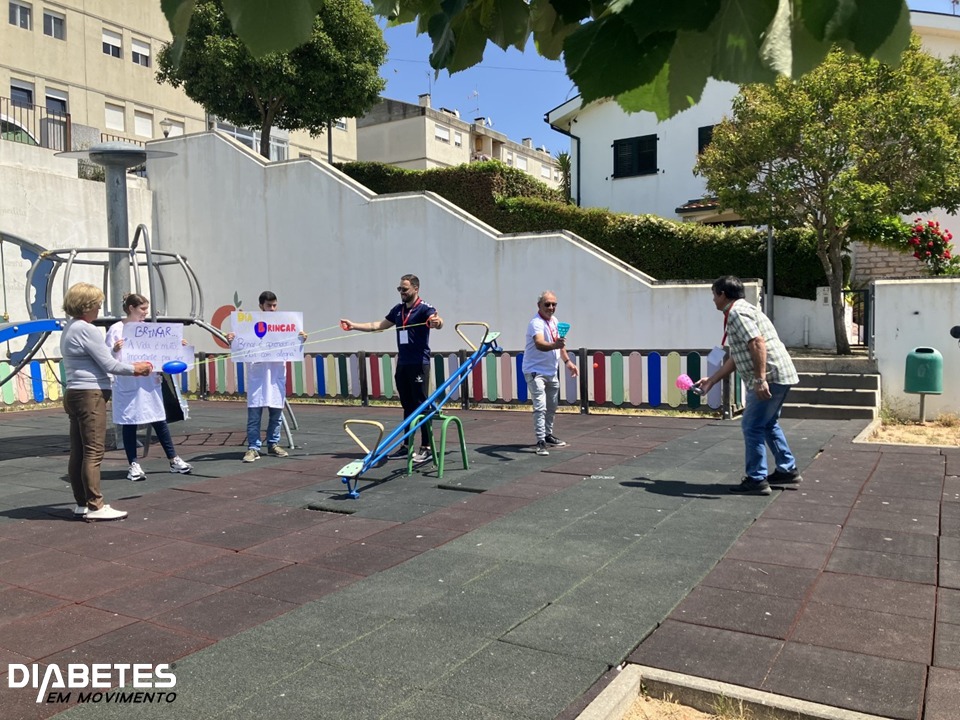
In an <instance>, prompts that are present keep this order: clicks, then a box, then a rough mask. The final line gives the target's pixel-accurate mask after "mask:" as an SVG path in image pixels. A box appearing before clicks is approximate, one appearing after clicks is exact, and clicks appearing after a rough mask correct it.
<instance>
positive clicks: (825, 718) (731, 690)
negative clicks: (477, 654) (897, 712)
mask: <svg viewBox="0 0 960 720" xmlns="http://www.w3.org/2000/svg"><path fill="white" fill-rule="evenodd" d="M641 687H642V688H643V689H644V690H645V692H646V693H648V694H649V695H651V696H653V697H665V696H669V697H670V698H671V700H674V701H676V702H678V703H681V704H683V705H688V706H690V707H692V708H696V709H697V710H701V711H703V712H714V708H715V707H716V704H717V700H718V699H719V698H721V697H723V698H726V699H728V700H733V701H735V702H742V703H743V707H744V708H745V709H748V710H749V711H750V715H749V717H751V718H754V719H755V720H886V718H882V717H880V716H878V715H868V714H866V713H861V712H856V711H853V710H843V709H841V708H835V707H830V706H829V705H820V704H819V703H812V702H807V701H805V700H796V699H794V698H788V697H783V696H781V695H774V694H772V693H767V692H761V691H759V690H753V689H751V688H745V687H741V686H739V685H731V684H729V683H724V682H718V681H716V680H706V679H704V678H699V677H693V676H692V675H684V674H682V673H675V672H670V671H668V670H659V669H657V668H652V667H647V666H645V665H632V664H630V665H627V666H626V667H625V668H624V669H623V670H622V671H620V674H619V675H617V677H616V678H615V679H614V680H613V682H611V683H610V684H609V685H608V686H607V687H606V689H604V690H603V692H601V693H600V694H599V695H598V696H597V697H596V698H595V699H594V700H593V702H591V703H590V704H589V705H588V706H587V708H586V709H585V710H584V711H583V712H582V713H580V715H578V716H577V720H622V718H623V717H624V716H626V714H627V713H628V712H629V711H630V708H631V707H632V706H633V703H634V701H635V700H636V699H637V698H638V697H639V696H640V691H641Z"/></svg>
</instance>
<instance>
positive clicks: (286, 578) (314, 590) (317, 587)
mask: <svg viewBox="0 0 960 720" xmlns="http://www.w3.org/2000/svg"><path fill="white" fill-rule="evenodd" d="M357 580H360V576H359V575H350V574H347V573H344V572H339V571H337V570H331V569H329V568H323V567H317V566H315V565H289V566H287V567H285V568H281V569H279V570H277V571H276V572H272V573H270V574H269V575H263V576H261V577H258V578H257V579H255V580H250V581H249V582H245V583H243V584H241V585H238V586H237V587H236V588H235V589H236V590H238V591H240V592H246V593H252V594H254V595H262V596H263V597H268V598H274V599H275V600H282V601H284V602H292V603H296V604H298V605H302V604H303V603H308V602H311V601H313V600H317V599H319V598H321V597H323V596H324V595H329V594H330V593H332V592H336V591H337V590H341V589H343V588H345V587H347V585H352V584H353V583H355V582H356V581H357Z"/></svg>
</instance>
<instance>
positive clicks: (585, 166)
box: [570, 80, 738, 219]
mask: <svg viewBox="0 0 960 720" xmlns="http://www.w3.org/2000/svg"><path fill="white" fill-rule="evenodd" d="M737 90H738V87H737V86H736V85H734V84H733V83H727V82H718V81H716V80H708V81H707V85H706V87H705V88H704V91H703V98H702V99H701V101H700V103H698V104H697V105H696V106H695V107H693V108H691V109H689V110H686V111H684V112H682V113H680V114H679V115H677V116H675V117H672V118H670V119H669V120H667V121H665V122H662V123H659V122H657V118H656V116H655V115H654V114H653V113H649V112H641V113H634V114H632V115H628V114H627V113H625V112H624V111H623V110H621V109H620V106H619V105H617V104H616V103H615V102H612V101H611V102H604V103H598V104H593V105H589V106H588V107H586V108H585V109H583V110H581V111H580V112H579V113H578V114H577V121H576V124H574V125H573V126H572V128H571V132H573V134H574V135H577V136H579V137H580V138H581V148H580V154H579V158H578V156H577V151H576V146H575V145H572V149H571V151H570V153H571V156H572V160H573V162H574V163H576V162H578V161H579V162H580V163H581V168H580V171H579V182H580V205H581V206H582V207H602V208H608V209H609V210H612V211H613V212H623V213H653V214H656V215H660V216H661V217H665V218H673V219H676V218H677V214H676V212H675V209H676V208H677V207H679V206H680V205H683V204H684V203H685V202H687V201H688V200H692V199H694V198H699V197H703V195H704V193H705V188H706V183H705V181H704V179H703V178H701V177H697V176H695V175H694V174H693V166H694V165H695V164H696V162H697V130H698V128H700V127H702V126H705V125H714V124H716V123H718V122H720V120H722V119H723V117H724V115H728V114H729V113H730V104H731V102H732V101H733V98H734V97H736V94H737ZM652 133H655V134H656V135H657V138H658V142H657V166H658V167H659V168H660V172H659V173H658V174H656V175H640V176H638V177H626V178H616V179H614V178H613V147H612V145H613V142H614V141H615V140H622V139H626V138H632V137H637V136H640V135H649V134H652ZM571 176H572V182H573V183H574V185H575V184H576V182H577V179H578V172H577V169H576V167H574V168H573V170H572V173H571ZM573 196H574V197H577V188H576V187H574V189H573Z"/></svg>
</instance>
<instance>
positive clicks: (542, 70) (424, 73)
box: [380, 21, 577, 154]
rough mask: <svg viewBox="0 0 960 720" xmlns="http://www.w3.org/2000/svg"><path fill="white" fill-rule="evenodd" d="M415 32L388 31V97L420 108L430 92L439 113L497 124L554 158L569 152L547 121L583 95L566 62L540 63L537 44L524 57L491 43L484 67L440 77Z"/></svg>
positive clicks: (423, 38)
mask: <svg viewBox="0 0 960 720" xmlns="http://www.w3.org/2000/svg"><path fill="white" fill-rule="evenodd" d="M381 22H382V21H381ZM415 28H416V24H415V23H407V24H406V25H401V26H398V27H393V28H385V29H384V33H383V36H384V39H385V40H386V41H387V45H389V47H390V49H389V51H388V52H387V62H386V64H385V65H384V66H383V67H382V68H381V70H380V74H381V75H382V76H383V78H384V79H385V80H386V81H387V88H386V90H384V92H383V95H384V96H386V97H388V98H391V99H392V100H402V101H404V102H414V103H415V102H417V96H418V95H421V94H422V93H426V92H429V93H430V94H431V98H432V105H433V107H435V108H439V107H445V108H449V109H451V110H459V111H460V117H461V118H463V119H464V120H466V121H467V122H472V121H473V119H474V118H477V117H488V118H492V120H493V129H494V130H496V131H498V132H502V133H504V134H505V135H506V136H507V137H509V138H510V139H511V140H515V141H516V142H520V140H521V139H523V138H526V137H529V138H533V142H534V145H536V146H537V147H541V146H543V145H546V146H547V149H548V150H549V151H550V152H551V154H556V153H557V151H559V150H568V149H569V145H570V142H569V138H567V137H566V136H565V135H561V134H560V133H557V132H555V131H553V130H551V129H550V128H549V126H548V125H547V124H546V123H545V122H544V121H543V116H544V113H546V112H547V111H548V110H552V109H553V108H555V107H556V106H557V105H560V104H562V103H563V102H564V101H565V100H567V99H568V98H572V97H575V96H576V95H577V91H576V88H575V87H574V85H573V82H572V81H571V80H570V79H568V78H567V75H566V72H565V71H564V66H563V62H561V61H551V60H546V59H544V58H542V57H540V56H539V55H538V54H537V52H536V50H535V49H534V47H533V40H532V39H531V40H530V42H529V43H528V45H527V49H526V51H525V52H522V53H521V52H518V51H517V50H515V49H513V48H511V49H510V50H508V51H506V52H504V51H503V50H501V49H500V48H499V47H497V46H496V45H493V44H492V43H487V49H486V52H485V53H484V56H483V58H484V59H483V62H482V63H481V64H480V65H477V66H476V67H472V68H470V69H469V70H464V71H463V72H459V73H456V74H454V75H450V74H448V73H447V71H446V70H442V71H441V72H440V75H439V76H437V77H434V75H435V73H434V70H433V68H431V67H430V63H429V61H428V58H429V57H430V49H431V43H430V38H429V36H428V35H420V36H417V34H416V29H415Z"/></svg>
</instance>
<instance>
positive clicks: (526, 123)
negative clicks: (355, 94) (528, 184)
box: [380, 0, 955, 154]
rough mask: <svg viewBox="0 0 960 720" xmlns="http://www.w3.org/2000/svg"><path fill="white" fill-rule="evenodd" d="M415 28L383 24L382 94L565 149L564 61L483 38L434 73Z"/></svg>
mask: <svg viewBox="0 0 960 720" xmlns="http://www.w3.org/2000/svg"><path fill="white" fill-rule="evenodd" d="M908 4H909V6H910V7H911V8H913V9H915V10H926V11H932V12H942V13H952V12H954V11H955V6H954V5H953V3H952V2H951V0H910V2H909V3H908ZM382 23H383V21H382V20H381V24H382ZM415 28H416V24H415V23H407V24H406V25H401V26H398V27H393V28H385V29H384V38H385V39H386V41H387V44H388V45H389V46H390V50H389V51H388V53H387V62H386V64H385V65H384V66H383V68H382V69H381V71H380V72H381V75H382V76H383V77H384V79H385V80H386V81H387V88H386V90H385V91H384V95H385V96H386V97H388V98H391V99H393V100H402V101H404V102H416V101H417V96H418V95H420V94H421V93H426V92H429V93H430V94H431V96H432V102H433V107H435V108H439V107H445V108H450V109H451V110H459V111H460V116H461V117H462V118H463V119H464V120H467V121H472V120H473V119H474V118H476V117H481V116H482V117H488V118H492V119H493V128H494V129H495V130H497V131H499V132H502V133H504V134H505V135H507V137H509V138H510V139H511V140H515V141H517V142H519V141H520V140H521V139H523V138H525V137H529V138H533V142H534V145H536V146H537V147H540V146H543V145H546V146H547V149H549V150H550V152H551V153H552V154H556V153H557V151H559V150H569V146H570V141H569V138H567V137H566V136H564V135H561V134H560V133H557V132H555V131H553V130H551V129H550V128H549V126H548V125H547V124H546V123H545V122H544V121H543V116H544V113H546V112H547V111H548V110H552V109H553V108H555V107H556V106H558V105H560V104H562V103H563V102H565V101H566V100H568V99H570V98H572V97H576V95H577V89H576V87H575V86H574V84H573V82H572V81H571V80H570V79H568V78H567V75H566V72H565V71H564V66H563V62H562V61H550V60H546V59H544V58H542V57H540V56H539V55H538V54H537V52H536V50H535V49H534V47H533V40H532V39H531V40H530V41H529V42H528V44H527V49H526V51H525V52H522V53H521V52H519V51H517V50H514V49H513V48H511V49H510V50H508V51H506V52H504V51H503V50H501V49H500V48H499V47H497V46H496V45H493V44H492V43H487V49H486V52H485V53H484V56H483V57H484V59H483V62H482V63H481V64H480V65H477V66H476V67H472V68H470V69H469V70H464V71H463V72H459V73H456V74H455V75H450V74H448V73H447V71H446V70H443V71H441V72H440V75H439V76H438V77H434V74H435V73H434V71H433V69H432V68H431V67H430V63H429V62H428V60H427V59H428V57H429V56H430V48H431V43H430V38H429V37H428V36H427V35H420V36H417V34H416V30H415Z"/></svg>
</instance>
